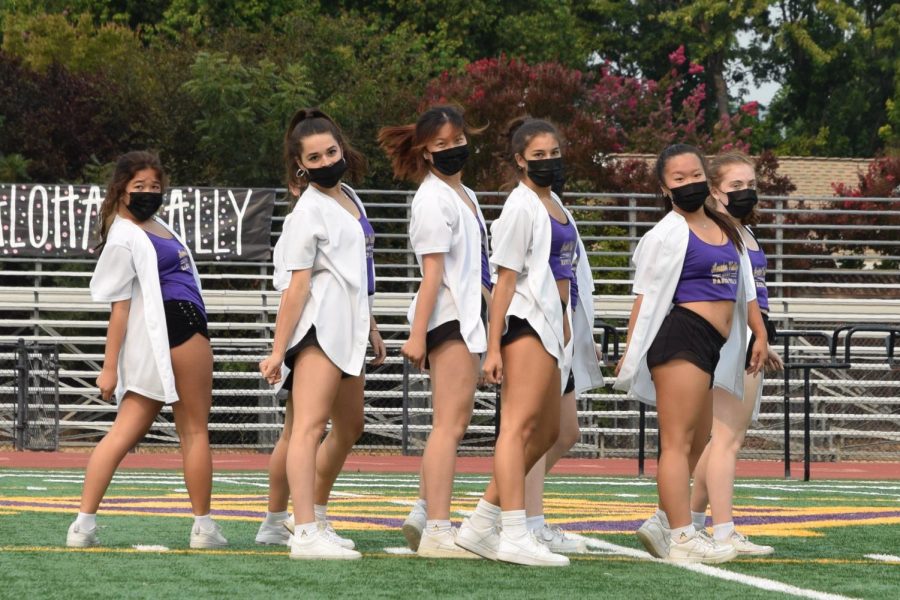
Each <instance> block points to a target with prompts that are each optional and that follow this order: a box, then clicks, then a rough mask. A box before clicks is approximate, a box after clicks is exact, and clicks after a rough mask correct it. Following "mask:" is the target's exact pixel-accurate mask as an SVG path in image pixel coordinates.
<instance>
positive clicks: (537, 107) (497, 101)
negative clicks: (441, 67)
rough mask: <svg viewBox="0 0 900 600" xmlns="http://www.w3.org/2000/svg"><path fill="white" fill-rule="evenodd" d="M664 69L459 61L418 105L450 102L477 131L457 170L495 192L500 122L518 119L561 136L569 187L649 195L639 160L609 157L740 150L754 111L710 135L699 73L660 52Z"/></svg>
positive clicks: (500, 178)
mask: <svg viewBox="0 0 900 600" xmlns="http://www.w3.org/2000/svg"><path fill="white" fill-rule="evenodd" d="M670 61H671V63H672V69H671V71H670V72H669V73H668V74H667V75H666V76H665V77H663V78H662V79H661V80H660V81H654V80H650V79H640V78H635V77H625V76H619V75H615V74H613V73H612V72H611V70H610V69H609V67H608V66H606V65H603V66H601V67H599V68H597V69H596V70H592V71H588V72H583V71H579V70H576V69H570V68H567V67H564V66H562V65H560V64H558V63H549V62H548V63H539V64H535V65H530V64H528V63H526V62H524V61H522V60H519V59H515V58H507V57H504V56H501V57H500V58H490V59H484V60H480V61H476V62H474V63H471V64H469V65H468V66H467V67H466V68H465V69H464V70H463V71H461V72H459V73H444V74H443V75H441V76H440V77H438V78H436V79H435V80H433V81H432V82H431V83H430V84H429V86H428V88H427V90H426V93H425V96H424V99H423V102H422V107H421V108H425V107H426V106H428V105H431V104H435V103H444V102H454V103H457V104H460V105H461V106H463V107H464V108H465V110H466V114H467V119H468V120H469V121H470V122H471V123H473V124H475V125H484V126H486V130H485V131H484V133H483V134H482V135H480V136H479V137H478V138H477V139H474V140H472V144H473V146H474V147H475V148H476V150H477V151H476V153H475V155H474V156H473V158H472V159H471V167H469V168H468V169H467V172H468V174H469V176H474V180H473V181H472V183H473V184H474V185H476V186H477V187H480V188H482V189H497V188H498V187H500V186H501V185H502V183H503V182H504V179H505V178H506V174H505V173H504V172H503V170H502V169H499V168H498V164H499V163H498V159H499V158H501V157H503V156H504V153H505V147H506V141H505V138H504V133H505V130H506V125H507V123H508V122H509V121H510V120H511V119H512V118H514V117H517V116H519V115H523V114H528V115H531V116H533V117H539V118H545V119H549V120H550V121H552V122H554V123H556V125H557V126H558V127H559V128H560V132H561V134H562V136H563V138H564V139H565V149H564V154H565V160H566V165H567V169H566V170H567V173H568V176H569V189H573V190H602V191H609V192H615V191H628V192H639V191H653V190H654V189H655V185H654V183H653V178H652V177H651V173H650V169H649V168H648V166H647V165H646V163H644V162H643V161H622V160H615V161H613V160H612V159H611V157H610V155H611V154H616V153H622V152H626V153H632V152H633V153H656V152H659V151H660V150H661V149H662V148H664V147H665V146H667V145H669V144H671V143H674V142H676V141H677V142H684V143H689V144H694V145H697V146H698V147H700V148H701V149H702V150H703V151H704V152H708V153H715V152H717V151H719V150H727V149H729V148H740V149H744V150H746V149H747V147H748V144H747V140H748V139H749V136H750V134H751V125H752V123H753V122H755V119H756V115H755V114H753V111H751V110H742V111H739V112H738V113H737V114H735V115H734V116H732V117H729V118H723V119H722V120H721V121H720V122H719V123H717V125H716V126H715V127H714V128H713V130H712V131H709V130H708V129H707V128H706V125H705V120H706V116H705V114H704V109H703V101H704V99H705V97H706V96H705V95H706V90H705V86H704V85H703V84H702V83H700V82H699V78H698V74H699V73H701V72H702V67H700V66H699V65H694V64H692V63H690V62H689V61H687V60H686V59H685V58H684V53H683V50H680V51H676V52H673V53H672V55H671V56H670Z"/></svg>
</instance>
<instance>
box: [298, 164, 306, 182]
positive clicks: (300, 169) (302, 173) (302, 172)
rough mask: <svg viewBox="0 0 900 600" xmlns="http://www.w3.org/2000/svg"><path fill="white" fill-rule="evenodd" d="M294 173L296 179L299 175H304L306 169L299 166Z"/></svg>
mask: <svg viewBox="0 0 900 600" xmlns="http://www.w3.org/2000/svg"><path fill="white" fill-rule="evenodd" d="M295 175H296V176H297V179H300V178H301V177H306V175H307V173H306V171H304V170H303V167H301V168H299V169H297V172H296V173H295Z"/></svg>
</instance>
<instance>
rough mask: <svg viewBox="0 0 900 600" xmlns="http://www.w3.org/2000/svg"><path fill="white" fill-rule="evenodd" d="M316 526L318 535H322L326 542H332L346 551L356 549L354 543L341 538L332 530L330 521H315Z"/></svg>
mask: <svg viewBox="0 0 900 600" xmlns="http://www.w3.org/2000/svg"><path fill="white" fill-rule="evenodd" d="M316 525H318V526H319V533H321V534H322V535H324V536H325V537H326V538H328V540H330V541H332V542H334V543H335V544H337V545H338V546H340V547H341V548H346V549H347V550H353V549H354V548H356V543H354V541H353V540H350V539H347V538H345V537H341V536H340V535H339V534H338V532H337V531H335V530H334V526H332V524H331V521H329V520H328V519H325V520H324V521H316Z"/></svg>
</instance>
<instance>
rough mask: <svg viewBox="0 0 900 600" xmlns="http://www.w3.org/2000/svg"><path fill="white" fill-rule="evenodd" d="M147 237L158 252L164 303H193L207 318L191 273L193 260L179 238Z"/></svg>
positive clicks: (151, 234) (157, 262)
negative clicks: (172, 301) (174, 301)
mask: <svg viewBox="0 0 900 600" xmlns="http://www.w3.org/2000/svg"><path fill="white" fill-rule="evenodd" d="M147 237H148V238H150V241H151V242H152V243H153V248H154V249H155V250H156V264H157V268H158V269H159V287H160V289H161V291H162V299H163V302H168V301H170V300H185V301H187V302H192V303H193V304H195V305H196V306H197V308H199V309H200V312H202V313H203V316H204V317H205V316H206V306H205V305H204V304H203V297H202V296H201V295H200V290H199V289H198V288H197V282H196V281H194V273H193V271H191V259H190V258H189V257H188V251H187V250H186V249H185V248H184V246H183V245H182V244H181V242H179V241H178V238H174V237H173V238H164V237H160V236H158V235H156V234H154V233H150V232H149V231H147Z"/></svg>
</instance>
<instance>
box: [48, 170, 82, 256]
mask: <svg viewBox="0 0 900 600" xmlns="http://www.w3.org/2000/svg"><path fill="white" fill-rule="evenodd" d="M77 199H78V195H77V194H75V191H74V189H73V188H72V186H71V185H70V186H69V193H68V194H66V195H64V196H61V195H60V194H59V186H56V192H55V195H54V198H53V227H54V229H53V244H54V245H55V246H56V247H57V248H62V247H63V246H64V245H65V239H64V238H68V241H69V248H74V247H75V244H76V240H75V238H76V237H77V235H78V234H77V233H76V232H75V200H77ZM63 203H67V204H68V210H67V211H66V217H67V222H68V225H69V232H68V233H66V232H65V231H64V227H63V223H62V215H61V214H60V208H59V207H60V205H61V204H63Z"/></svg>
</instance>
